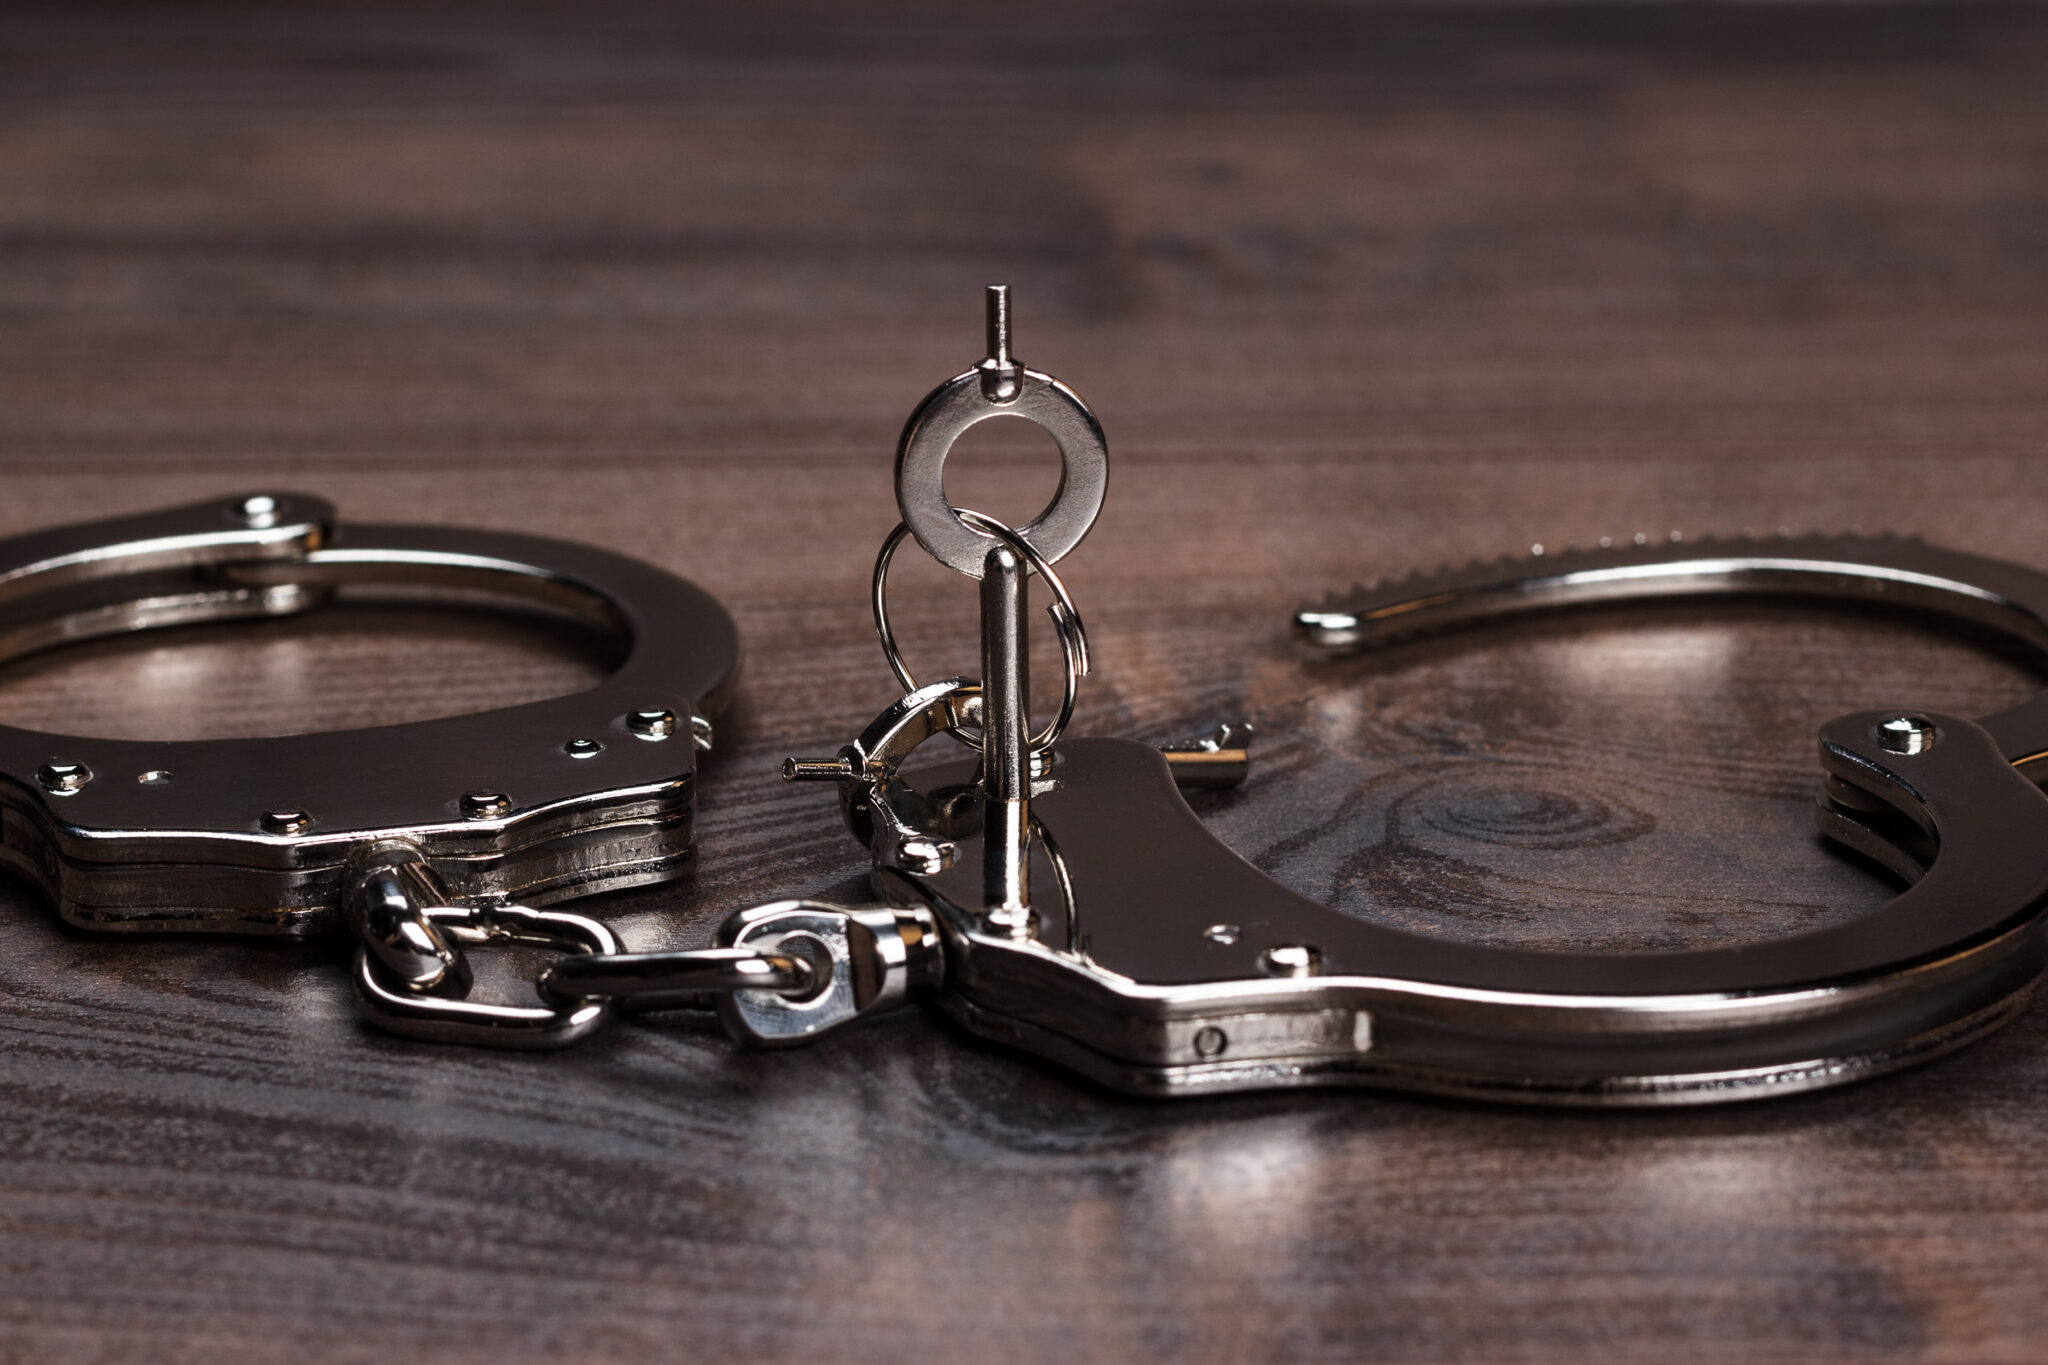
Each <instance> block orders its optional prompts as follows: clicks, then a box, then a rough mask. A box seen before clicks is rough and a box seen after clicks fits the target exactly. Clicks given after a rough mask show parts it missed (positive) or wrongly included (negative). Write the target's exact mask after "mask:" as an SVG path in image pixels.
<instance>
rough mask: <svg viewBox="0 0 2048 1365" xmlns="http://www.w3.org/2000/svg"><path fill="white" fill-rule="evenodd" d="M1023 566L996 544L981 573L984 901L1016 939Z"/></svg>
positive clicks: (1022, 893)
mask: <svg viewBox="0 0 2048 1365" xmlns="http://www.w3.org/2000/svg"><path fill="white" fill-rule="evenodd" d="M1026 602H1027V599H1026V596H1025V585H1024V561H1023V559H1022V557H1020V556H1019V555H1018V554H1017V552H1016V551H1014V550H1012V549H1011V548H1010V547H1009V546H1007V545H1004V544H1002V543H1000V542H998V543H997V544H996V545H994V546H992V547H990V549H989V552H988V556H987V562H986V564H985V565H984V567H983V569H982V575H981V718H982V731H981V734H982V758H981V795H982V810H983V813H984V821H983V825H982V841H981V859H982V904H983V905H985V906H986V907H987V909H988V916H989V923H990V924H991V925H994V926H998V927H1000V928H1003V929H1005V930H1007V931H1008V932H1010V933H1012V934H1024V933H1028V932H1029V931H1030V927H1031V889H1030V870H1031V862H1030V858H1031V761H1030V748H1029V741H1030V733H1031V731H1030V725H1031V714H1030V706H1031V698H1030V673H1029V650H1028V649H1027V647H1026V636H1025V632H1026V631H1027V630H1028V628H1029V627H1028V625H1027V623H1026V618H1025V612H1026V611H1027V610H1028V607H1027V605H1026Z"/></svg>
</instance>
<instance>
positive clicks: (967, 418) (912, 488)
mask: <svg viewBox="0 0 2048 1365" xmlns="http://www.w3.org/2000/svg"><path fill="white" fill-rule="evenodd" d="M988 352H989V354H988V359H987V360H984V361H982V362H981V364H979V365H977V366H975V368H973V369H971V370H969V371H967V372H966V373H965V374H961V375H955V376H954V377H953V378H951V379H949V380H947V381H946V382H945V383H943V384H941V385H939V387H938V388H936V389H934V390H932V392H931V393H930V394H929V395H928V396H927V397H926V398H925V400H924V402H922V403H920V404H918V406H917V410H916V411H915V412H913V413H911V415H910V421H909V422H907V423H906V424H905V425H904V428H903V438H902V440H901V441H900V442H898V444H897V447H896V505H897V507H898V508H900V509H901V510H902V513H903V524H904V525H905V526H907V527H909V528H910V534H912V535H914V536H916V537H917V543H918V544H919V545H922V546H923V547H924V548H925V550H926V552H928V553H929V554H930V555H931V557H932V558H934V559H936V560H938V561H939V563H941V564H943V565H945V566H946V567H947V568H949V569H951V570H953V571H954V572H955V573H960V574H965V575H966V576H967V577H969V578H973V579H979V578H980V577H981V574H982V559H983V556H985V555H986V554H987V553H988V551H989V549H990V548H991V547H990V541H991V539H1000V537H997V536H995V535H994V533H993V532H991V531H989V530H987V529H986V528H985V527H978V526H976V525H975V524H974V523H972V522H970V521H969V520H968V519H967V514H966V513H964V512H962V511H961V510H960V509H958V508H956V507H954V506H953V505H952V504H951V503H949V502H947V501H946V489H945V474H946V457H947V456H948V455H949V454H951V453H952V450H953V443H954V442H955V441H957V440H959V439H960V437H961V435H962V434H964V433H965V432H966V430H967V429H968V428H969V427H971V426H973V425H974V424H975V423H977V422H983V421H987V420H988V419H989V418H991V417H1022V418H1024V419H1025V420H1026V421H1030V422H1036V423H1037V424H1038V425H1039V426H1041V427H1044V428H1045V429H1046V430H1047V431H1048V432H1050V433H1051V434H1052V438H1053V440H1054V441H1055V442H1056V443H1057V444H1058V445H1059V448H1060V486H1059V489H1058V491H1057V492H1055V493H1054V494H1053V497H1052V501H1051V502H1050V503H1048V504H1047V505H1046V508H1045V510H1044V511H1042V512H1040V513H1039V514H1038V515H1037V516H1036V517H1033V518H1032V519H1031V520H1030V521H1028V522H1026V523H1025V524H1024V525H1022V526H1020V527H1018V528H1017V532H1016V534H1017V538H1018V539H1019V540H1021V541H1023V542H1024V543H1025V545H1026V546H1028V547H1029V549H1030V551H1032V552H1033V553H1032V556H1031V557H1032V558H1034V559H1036V560H1039V561H1042V562H1044V563H1046V564H1052V563H1056V562H1058V561H1059V560H1060V559H1061V558H1063V557H1064V556H1065V555H1066V554H1067V553H1068V552H1069V551H1070V550H1072V549H1073V548H1074V547H1075V546H1076V545H1079V544H1080V543H1081V540H1082V537H1084V536H1086V535H1087V534H1088V531H1089V528H1090V527H1092V526H1094V525H1095V518H1096V515H1097V514H1098V513H1100V512H1101V511H1102V500H1103V498H1104V497H1105V496H1106V495H1107V494H1108V492H1109V443H1108V442H1107V441H1106V440H1105V439H1104V438H1103V435H1102V424H1101V423H1099V422H1097V421H1096V420H1095V414H1094V413H1092V412H1090V411H1089V410H1088V405H1087V404H1086V403H1084V402H1082V401H1081V398H1080V395H1079V394H1076V393H1075V392H1074V391H1073V390H1072V389H1070V388H1068V387H1067V386H1066V385H1065V384H1062V383H1060V381H1059V380H1057V379H1054V378H1053V377H1052V376H1051V375H1049V374H1041V373H1040V372H1039V371H1037V370H1031V369H1026V368H1025V367H1024V366H1023V365H1021V364H1019V363H1018V362H1017V361H1016V360H1015V359H1014V358H1013V357H1012V356H1011V355H1010V292H1009V286H1008V285H1001V284H996V285H990V286H989V289H988ZM1013 548H1014V547H1013ZM1020 553H1022V551H1020Z"/></svg>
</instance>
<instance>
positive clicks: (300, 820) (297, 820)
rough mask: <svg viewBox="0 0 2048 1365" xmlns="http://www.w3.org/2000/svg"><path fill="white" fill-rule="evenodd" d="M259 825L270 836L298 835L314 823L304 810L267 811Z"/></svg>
mask: <svg viewBox="0 0 2048 1365" xmlns="http://www.w3.org/2000/svg"><path fill="white" fill-rule="evenodd" d="M258 823H260V824H261V825H262V826H263V828H264V830H265V832H267V833H270V834H297V833H299V832H300V831H301V830H303V829H306V828H307V827H308V826H310V825H311V824H312V823H313V817H312V816H310V815H308V814H307V813H306V812H304V811H302V810H267V811H265V812H263V818H262V820H261V821H259V822H258Z"/></svg>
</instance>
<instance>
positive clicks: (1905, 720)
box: [1875, 716, 1941, 754]
mask: <svg viewBox="0 0 2048 1365" xmlns="http://www.w3.org/2000/svg"><path fill="white" fill-rule="evenodd" d="M1940 735H1941V732H1940V731H1939V730H1938V729H1936V728H1935V725H1934V722H1933V721H1930V720H1928V719H1927V717H1925V716H1892V717H1890V718H1889V719H1886V720H1882V721H1879V722H1878V724H1877V729H1876V734H1875V738H1876V739H1877V742H1878V743H1879V744H1881V745H1883V746H1884V747H1885V749H1886V750H1888V751H1889V752H1891V753H1895V754H1917V753H1920V752H1922V751H1923V750H1927V749H1932V748H1933V747H1934V742H1935V740H1936V739H1938V738H1939V737H1940Z"/></svg>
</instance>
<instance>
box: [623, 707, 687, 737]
mask: <svg viewBox="0 0 2048 1365" xmlns="http://www.w3.org/2000/svg"><path fill="white" fill-rule="evenodd" d="M626 728H627V729H628V730H631V731H632V732H633V733H634V734H636V735H638V736H639V737H640V738H642V739H667V738H668V737H669V736H670V735H672V734H674V733H675V732H676V713H675V712H673V711H670V710H666V709H662V710H653V711H634V712H631V713H629V714H628V715H627V717H626Z"/></svg>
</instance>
